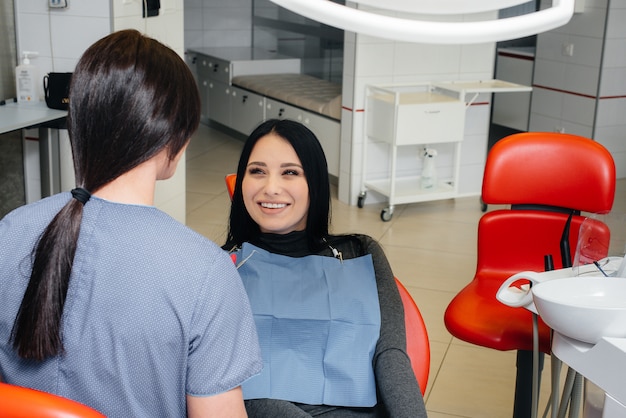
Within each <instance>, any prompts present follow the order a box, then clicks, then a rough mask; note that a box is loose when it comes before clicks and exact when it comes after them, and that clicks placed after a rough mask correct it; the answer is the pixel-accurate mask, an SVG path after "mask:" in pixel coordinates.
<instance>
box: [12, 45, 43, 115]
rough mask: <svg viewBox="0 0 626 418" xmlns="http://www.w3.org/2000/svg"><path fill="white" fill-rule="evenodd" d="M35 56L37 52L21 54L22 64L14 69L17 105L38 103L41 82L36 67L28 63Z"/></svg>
mask: <svg viewBox="0 0 626 418" xmlns="http://www.w3.org/2000/svg"><path fill="white" fill-rule="evenodd" d="M37 55H39V53H37V52H31V51H24V52H22V57H23V58H22V63H21V64H20V65H18V66H17V67H16V68H15V89H16V92H17V101H18V102H19V103H37V102H39V99H40V95H41V93H40V92H41V89H40V84H41V83H42V80H41V79H40V78H39V70H38V69H37V67H36V66H35V65H33V64H31V63H30V58H31V57H35V56H37Z"/></svg>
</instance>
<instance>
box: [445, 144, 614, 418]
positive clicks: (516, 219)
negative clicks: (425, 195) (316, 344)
mask: <svg viewBox="0 0 626 418" xmlns="http://www.w3.org/2000/svg"><path fill="white" fill-rule="evenodd" d="M614 195H615V165H614V162H613V158H612V157H611V154H610V153H609V152H608V151H607V150H606V149H605V148H604V147H603V146H602V145H600V144H599V143H597V142H595V141H593V140H591V139H587V138H584V137H580V136H576V135H570V134H560V133H543V132H526V133H519V134H514V135H510V136H508V137H506V138H504V139H502V140H500V141H499V142H497V143H496V144H495V145H494V146H493V147H492V149H491V151H490V152H489V154H488V156H487V162H486V165H485V172H484V178H483V184H482V200H483V202H484V203H485V204H494V205H510V209H499V210H494V211H492V212H488V213H486V214H485V215H483V216H482V218H481V219H480V221H479V223H478V251H477V266H476V273H475V275H474V278H473V280H472V281H471V282H470V283H469V284H468V285H467V286H465V288H464V289H462V290H461V291H460V292H459V293H458V294H457V295H456V296H455V297H454V299H453V300H452V301H451V303H450V304H449V305H448V307H447V309H446V312H445V315H444V321H445V324H446V327H447V329H448V331H449V332H450V333H451V334H452V335H453V336H455V337H456V338H459V339H461V340H463V341H467V342H470V343H472V344H476V345H479V346H483V347H488V348H493V349H496V350H517V352H518V361H517V367H518V369H517V382H516V395H515V405H514V413H513V416H514V417H528V416H531V415H530V412H529V411H530V409H529V407H530V397H531V392H530V381H531V380H530V371H531V367H530V365H531V364H532V362H531V361H530V360H531V359H532V349H533V332H532V330H533V328H532V315H531V313H530V312H529V311H528V310H526V309H523V308H512V307H509V306H507V305H504V304H502V303H500V302H499V301H498V300H497V299H496V292H497V290H498V289H499V287H500V285H501V284H502V282H503V281H504V280H506V279H507V278H508V277H510V276H511V275H513V274H515V273H518V272H520V271H525V270H534V271H544V256H546V255H551V256H552V257H553V260H554V268H555V269H559V268H562V267H563V265H565V266H566V267H569V266H571V262H572V259H573V256H574V250H575V249H576V245H577V240H578V231H579V227H580V225H581V223H582V222H583V220H584V219H585V217H584V216H583V215H581V212H591V213H607V212H609V211H610V210H611V207H612V206H613V199H614ZM570 214H573V215H572V219H571V224H570V225H569V234H567V230H566V224H568V217H569V216H570ZM564 232H565V233H564ZM601 233H604V234H608V229H605V230H604V231H603V232H601ZM562 236H564V237H565V240H563V242H562V243H561V238H562ZM607 241H608V240H607ZM564 245H565V247H564ZM566 248H571V249H572V250H571V254H569V253H567V251H565V253H564V251H563V250H564V249H566ZM539 350H540V351H542V352H543V353H550V330H549V328H548V327H547V326H546V325H545V324H544V323H543V322H542V321H539ZM526 386H527V387H526Z"/></svg>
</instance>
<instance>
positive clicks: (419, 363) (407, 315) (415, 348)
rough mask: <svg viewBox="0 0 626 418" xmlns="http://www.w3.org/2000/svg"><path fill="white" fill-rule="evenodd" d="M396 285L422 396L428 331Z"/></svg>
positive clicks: (231, 187)
mask: <svg viewBox="0 0 626 418" xmlns="http://www.w3.org/2000/svg"><path fill="white" fill-rule="evenodd" d="M224 180H225V181H226V189H227V190H228V194H229V196H230V197H231V198H232V197H233V193H234V191H235V182H236V181H237V175H236V174H228V175H227V176H226V177H225V179H224ZM396 285H397V286H398V290H399V291H400V298H401V299H402V305H403V307H404V323H405V328H406V340H407V341H406V350H407V354H408V355H409V358H410V359H411V366H412V368H413V373H414V374H415V377H416V378H417V382H418V384H419V387H420V391H421V392H422V396H423V395H424V394H425V393H426V384H427V383H428V375H429V372H430V343H429V341H428V332H427V331H426V324H425V323H424V318H423V317H422V314H421V312H420V310H419V308H418V307H417V305H416V304H415V301H414V300H413V298H412V297H411V294H410V293H409V291H408V290H407V289H406V288H405V287H404V285H403V284H402V283H401V282H400V280H398V279H397V278H396Z"/></svg>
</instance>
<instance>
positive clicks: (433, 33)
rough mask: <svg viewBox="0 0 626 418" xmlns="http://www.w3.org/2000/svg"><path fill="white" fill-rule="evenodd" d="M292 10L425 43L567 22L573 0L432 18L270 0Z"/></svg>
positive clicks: (495, 37)
mask: <svg viewBox="0 0 626 418" xmlns="http://www.w3.org/2000/svg"><path fill="white" fill-rule="evenodd" d="M271 1H272V2H273V3H275V4H277V5H279V6H282V7H284V8H286V9H289V10H291V11H292V12H295V13H298V14H300V15H302V16H305V17H308V18H310V19H313V20H317V21H318V22H321V23H324V24H327V25H330V26H335V27H338V28H340V29H344V30H347V31H351V32H356V33H359V34H364V35H369V36H374V37H377V38H383V39H391V40H395V41H404V42H416V43H426V44H479V43H487V42H497V41H503V40H507V39H516V38H522V37H525V36H530V35H535V34H537V33H541V32H545V31H548V30H551V29H554V28H557V27H559V26H562V25H564V24H566V23H567V22H569V20H570V19H571V18H572V15H573V14H574V1H575V0H554V2H553V7H550V8H548V9H544V10H540V11H537V12H534V13H528V14H525V15H521V16H514V17H509V18H505V19H497V20H487V21H474V22H435V21H424V20H412V19H405V18H398V17H392V16H385V15H380V14H376V13H371V12H367V11H363V10H358V9H353V8H351V7H346V6H342V5H340V4H337V3H333V2H331V1H328V0H271Z"/></svg>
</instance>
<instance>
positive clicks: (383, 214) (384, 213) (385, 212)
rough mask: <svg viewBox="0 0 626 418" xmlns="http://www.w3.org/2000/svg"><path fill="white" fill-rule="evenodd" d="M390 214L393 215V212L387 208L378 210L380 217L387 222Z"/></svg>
mask: <svg viewBox="0 0 626 418" xmlns="http://www.w3.org/2000/svg"><path fill="white" fill-rule="evenodd" d="M392 216H393V212H392V211H391V209H389V208H385V209H383V210H382V211H380V219H382V220H383V222H389V221H390V220H391V217H392Z"/></svg>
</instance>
